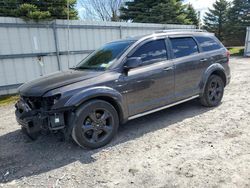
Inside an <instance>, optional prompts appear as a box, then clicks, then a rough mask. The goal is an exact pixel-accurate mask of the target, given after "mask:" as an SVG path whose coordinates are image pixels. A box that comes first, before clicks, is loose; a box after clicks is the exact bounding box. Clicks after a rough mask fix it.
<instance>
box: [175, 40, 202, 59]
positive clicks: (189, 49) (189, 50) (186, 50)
mask: <svg viewBox="0 0 250 188" xmlns="http://www.w3.org/2000/svg"><path fill="white" fill-rule="evenodd" d="M170 41H171V44H172V49H173V52H174V56H175V57H176V58H179V57H184V56H189V55H193V54H197V53H199V51H198V46H197V44H196V42H195V41H194V39H193V38H192V37H183V38H170Z"/></svg>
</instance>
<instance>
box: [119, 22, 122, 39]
mask: <svg viewBox="0 0 250 188" xmlns="http://www.w3.org/2000/svg"><path fill="white" fill-rule="evenodd" d="M119 31H120V38H121V39H122V26H121V25H120V26H119Z"/></svg>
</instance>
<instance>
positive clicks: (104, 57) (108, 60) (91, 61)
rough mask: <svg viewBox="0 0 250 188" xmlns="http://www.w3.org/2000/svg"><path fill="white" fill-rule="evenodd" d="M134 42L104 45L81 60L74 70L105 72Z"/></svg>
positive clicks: (127, 41)
mask: <svg viewBox="0 0 250 188" xmlns="http://www.w3.org/2000/svg"><path fill="white" fill-rule="evenodd" d="M134 42H135V41H131V40H126V41H118V42H112V43H108V44H105V45H104V46H103V47H101V48H100V49H98V50H96V51H94V52H93V53H92V54H90V55H89V56H88V57H87V58H86V59H84V60H82V61H81V62H80V63H79V64H78V65H77V66H76V69H99V70H106V69H107V68H108V67H110V66H111V65H112V64H113V62H115V60H116V59H118V58H119V57H120V55H121V54H122V52H124V51H125V50H126V49H127V48H128V47H129V46H130V45H131V44H133V43H134Z"/></svg>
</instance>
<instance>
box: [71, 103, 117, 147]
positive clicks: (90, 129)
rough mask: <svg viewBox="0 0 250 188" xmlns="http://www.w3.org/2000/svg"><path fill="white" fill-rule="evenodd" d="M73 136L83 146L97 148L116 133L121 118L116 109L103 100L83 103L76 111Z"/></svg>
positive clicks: (106, 142) (107, 141)
mask: <svg viewBox="0 0 250 188" xmlns="http://www.w3.org/2000/svg"><path fill="white" fill-rule="evenodd" d="M74 122H75V124H74V127H73V130H72V138H73V139H74V141H75V142H76V143H77V144H78V145H79V146H81V147H87V148H91V149H96V148H99V147H102V146H104V145H106V144H108V143H109V142H110V141H111V140H112V139H113V138H114V136H115V135H116V133H117V130H118V127H119V118H118V114H117V111H116V109H115V108H114V107H113V106H112V105H111V104H110V103H108V102H106V101H103V100H93V101H89V102H87V103H85V104H83V105H82V106H81V107H80V108H79V109H78V110H77V112H76V119H75V121H74Z"/></svg>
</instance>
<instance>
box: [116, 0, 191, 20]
mask: <svg viewBox="0 0 250 188" xmlns="http://www.w3.org/2000/svg"><path fill="white" fill-rule="evenodd" d="M120 18H121V19H122V20H131V21H133V22H142V23H176V24H183V23H184V24H191V21H190V20H189V19H188V18H187V14H186V13H185V6H184V5H183V4H182V1H181V0H134V1H128V2H126V3H125V5H124V6H123V7H122V8H121V15H120Z"/></svg>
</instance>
